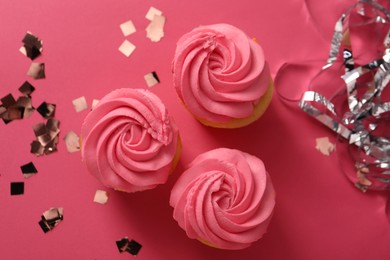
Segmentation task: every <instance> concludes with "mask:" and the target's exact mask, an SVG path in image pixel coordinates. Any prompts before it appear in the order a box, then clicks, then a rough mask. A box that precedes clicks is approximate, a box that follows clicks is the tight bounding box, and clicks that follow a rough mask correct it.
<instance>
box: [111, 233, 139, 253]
mask: <svg viewBox="0 0 390 260" xmlns="http://www.w3.org/2000/svg"><path fill="white" fill-rule="evenodd" d="M116 246H117V247H118V250H119V252H120V253H123V252H128V253H130V254H132V255H133V256H136V255H138V253H139V251H140V250H141V248H142V245H141V244H140V243H138V242H137V241H135V240H133V239H132V240H130V241H129V238H128V237H124V238H122V239H121V240H118V241H116Z"/></svg>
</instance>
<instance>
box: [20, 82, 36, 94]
mask: <svg viewBox="0 0 390 260" xmlns="http://www.w3.org/2000/svg"><path fill="white" fill-rule="evenodd" d="M34 90H35V88H34V86H33V85H31V84H30V82H28V81H25V82H24V83H23V85H22V86H21V87H20V88H19V91H20V92H21V93H22V94H23V95H25V96H28V97H29V96H30V95H31V94H32V93H33V92H34Z"/></svg>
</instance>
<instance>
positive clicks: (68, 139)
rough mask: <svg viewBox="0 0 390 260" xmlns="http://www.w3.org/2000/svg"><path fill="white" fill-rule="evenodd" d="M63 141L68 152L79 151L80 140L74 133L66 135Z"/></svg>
mask: <svg viewBox="0 0 390 260" xmlns="http://www.w3.org/2000/svg"><path fill="white" fill-rule="evenodd" d="M64 141H65V144H66V149H68V152H70V153H74V152H78V151H80V138H79V136H78V135H77V134H76V133H75V132H73V131H70V132H69V133H67V134H66V135H65V137H64Z"/></svg>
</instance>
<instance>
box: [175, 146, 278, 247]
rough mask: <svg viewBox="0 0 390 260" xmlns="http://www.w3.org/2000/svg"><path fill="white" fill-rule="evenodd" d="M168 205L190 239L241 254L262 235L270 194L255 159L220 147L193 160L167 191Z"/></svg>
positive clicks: (269, 211)
mask: <svg viewBox="0 0 390 260" xmlns="http://www.w3.org/2000/svg"><path fill="white" fill-rule="evenodd" d="M170 204H171V206H172V207H173V208H174V212H173V217H174V219H175V220H176V221H177V222H178V223H179V225H180V227H182V228H183V229H184V230H185V231H186V232H187V235H188V236H189V237H190V238H195V239H198V240H200V241H202V242H204V243H207V244H209V245H212V246H214V247H218V248H222V249H242V248H246V247H248V246H250V245H251V243H252V242H254V241H256V240H258V239H260V238H261V237H262V236H263V234H264V233H265V232H266V229H267V226H268V224H269V221H270V219H271V216H272V213H273V209H274V205H275V191H274V188H273V186H272V183H271V180H270V177H269V175H268V173H267V172H266V170H265V168H264V164H263V163H262V161H261V160H260V159H259V158H257V157H255V156H252V155H249V154H247V153H244V152H241V151H238V150H231V149H226V148H220V149H215V150H212V151H209V152H206V153H204V154H201V155H199V156H198V157H196V158H195V160H194V161H193V162H192V163H191V164H190V166H189V167H188V169H187V170H186V171H185V172H184V173H183V174H182V175H181V176H180V178H179V180H178V181H177V183H176V184H175V186H174V187H173V189H172V193H171V199H170Z"/></svg>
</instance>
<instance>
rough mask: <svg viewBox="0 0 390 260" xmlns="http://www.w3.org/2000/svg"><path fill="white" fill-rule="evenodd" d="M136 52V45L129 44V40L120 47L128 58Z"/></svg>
mask: <svg viewBox="0 0 390 260" xmlns="http://www.w3.org/2000/svg"><path fill="white" fill-rule="evenodd" d="M134 50H135V45H134V44H132V43H131V42H129V41H128V40H124V42H123V43H122V44H121V46H119V51H120V52H122V53H123V55H125V56H126V57H129V56H130V55H131V54H132V53H133V52H134Z"/></svg>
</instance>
